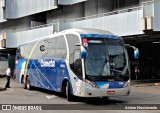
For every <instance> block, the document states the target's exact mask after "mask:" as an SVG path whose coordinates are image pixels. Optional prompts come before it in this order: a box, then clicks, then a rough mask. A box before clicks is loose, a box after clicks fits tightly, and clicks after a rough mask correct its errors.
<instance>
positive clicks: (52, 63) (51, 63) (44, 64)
mask: <svg viewBox="0 0 160 113" xmlns="http://www.w3.org/2000/svg"><path fill="white" fill-rule="evenodd" d="M40 65H41V67H55V61H53V60H52V59H51V60H49V61H44V60H43V59H42V60H41V62H40Z"/></svg>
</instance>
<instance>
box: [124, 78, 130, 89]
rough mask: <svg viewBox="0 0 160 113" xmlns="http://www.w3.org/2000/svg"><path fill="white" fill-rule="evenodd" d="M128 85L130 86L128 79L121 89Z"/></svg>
mask: <svg viewBox="0 0 160 113" xmlns="http://www.w3.org/2000/svg"><path fill="white" fill-rule="evenodd" d="M129 84H130V79H129V80H128V81H127V82H126V83H125V84H124V86H123V87H124V88H125V87H128V85H129Z"/></svg>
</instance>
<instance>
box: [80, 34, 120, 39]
mask: <svg viewBox="0 0 160 113" xmlns="http://www.w3.org/2000/svg"><path fill="white" fill-rule="evenodd" d="M80 36H81V38H85V37H86V38H110V39H122V37H120V36H114V35H103V34H80Z"/></svg>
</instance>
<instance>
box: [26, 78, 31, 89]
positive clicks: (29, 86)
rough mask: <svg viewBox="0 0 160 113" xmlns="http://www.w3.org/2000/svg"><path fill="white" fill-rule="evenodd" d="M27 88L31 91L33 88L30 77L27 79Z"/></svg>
mask: <svg viewBox="0 0 160 113" xmlns="http://www.w3.org/2000/svg"><path fill="white" fill-rule="evenodd" d="M26 87H27V89H28V90H31V89H32V86H31V83H30V80H29V77H27V85H26Z"/></svg>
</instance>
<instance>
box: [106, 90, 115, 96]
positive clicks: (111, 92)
mask: <svg viewBox="0 0 160 113" xmlns="http://www.w3.org/2000/svg"><path fill="white" fill-rule="evenodd" d="M107 94H108V95H114V94H115V91H107Z"/></svg>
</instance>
